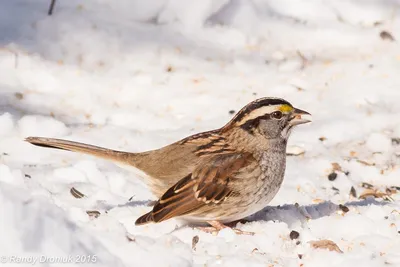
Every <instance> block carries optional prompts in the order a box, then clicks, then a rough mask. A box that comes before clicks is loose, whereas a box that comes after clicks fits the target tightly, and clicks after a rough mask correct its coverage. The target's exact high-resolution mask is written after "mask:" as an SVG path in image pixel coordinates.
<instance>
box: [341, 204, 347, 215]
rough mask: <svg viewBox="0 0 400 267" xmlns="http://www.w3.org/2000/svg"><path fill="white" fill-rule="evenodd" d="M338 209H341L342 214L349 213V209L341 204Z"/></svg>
mask: <svg viewBox="0 0 400 267" xmlns="http://www.w3.org/2000/svg"><path fill="white" fill-rule="evenodd" d="M339 209H341V210H342V211H343V212H344V213H347V212H349V208H348V207H346V206H345V205H342V204H340V205H339Z"/></svg>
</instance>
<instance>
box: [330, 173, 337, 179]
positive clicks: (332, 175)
mask: <svg viewBox="0 0 400 267" xmlns="http://www.w3.org/2000/svg"><path fill="white" fill-rule="evenodd" d="M336 178H337V173H336V172H332V173H330V174H329V175H328V180H329V181H335V180H336Z"/></svg>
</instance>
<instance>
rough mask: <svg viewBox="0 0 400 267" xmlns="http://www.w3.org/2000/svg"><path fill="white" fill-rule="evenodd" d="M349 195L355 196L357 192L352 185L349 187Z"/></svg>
mask: <svg viewBox="0 0 400 267" xmlns="http://www.w3.org/2000/svg"><path fill="white" fill-rule="evenodd" d="M350 196H352V197H357V192H356V189H355V188H354V186H352V187H351V189H350Z"/></svg>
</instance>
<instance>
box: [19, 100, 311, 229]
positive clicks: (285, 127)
mask: <svg viewBox="0 0 400 267" xmlns="http://www.w3.org/2000/svg"><path fill="white" fill-rule="evenodd" d="M310 117H311V115H310V113H308V112H306V111H304V110H301V109H298V108H295V107H293V106H292V105H291V104H290V103H289V102H288V101H286V100H284V99H280V98H272V97H265V98H260V99H257V100H255V101H253V102H251V103H249V104H248V105H246V106H245V107H243V108H242V109H241V110H240V111H239V112H238V113H237V114H236V115H235V116H234V117H233V118H232V119H231V120H230V121H229V122H228V123H227V124H226V125H224V126H223V127H221V128H219V129H216V130H211V131H206V132H201V133H198V134H195V135H192V136H189V137H186V138H184V139H182V140H180V141H177V142H175V143H172V144H169V145H167V146H164V147H162V148H159V149H155V150H151V151H146V152H140V153H134V152H124V151H118V150H111V149H107V148H103V147H98V146H93V145H89V144H84V143H78V142H73V141H67V140H62V139H54V138H45V137H28V138H26V139H25V140H26V141H27V142H29V143H31V144H33V145H37V146H42V147H49V148H58V149H63V150H69V151H73V152H80V153H85V154H89V155H92V156H96V157H99V158H103V159H107V160H111V161H114V162H115V163H117V164H118V165H125V166H128V167H131V168H132V167H133V168H134V169H135V170H136V171H138V172H137V173H139V177H140V178H141V179H142V180H143V181H144V182H145V183H146V184H147V186H148V187H149V189H150V190H151V192H152V193H153V194H154V195H155V196H156V197H157V199H158V201H157V202H156V203H155V205H154V206H153V208H152V209H151V210H150V211H149V212H148V213H146V214H144V215H142V216H141V217H139V218H138V219H137V220H136V223H135V224H136V225H143V224H147V223H159V222H162V221H165V220H168V219H171V218H182V219H184V220H186V221H189V222H192V223H208V224H210V225H211V226H212V227H211V228H213V229H216V230H221V229H222V228H225V227H226V224H227V223H230V222H234V221H237V220H240V219H243V218H245V217H247V216H249V215H252V214H254V213H256V212H257V211H259V210H261V209H263V208H264V207H265V206H267V204H268V203H269V202H270V201H271V200H272V199H273V197H274V196H275V195H276V193H277V192H278V190H279V188H280V187H281V185H282V181H283V178H284V173H285V168H286V146H287V141H288V138H289V136H290V134H291V132H292V129H293V128H294V127H295V126H297V125H300V124H304V123H308V122H310V121H311V120H310ZM236 230H237V229H236ZM237 232H238V233H240V232H241V231H240V230H237Z"/></svg>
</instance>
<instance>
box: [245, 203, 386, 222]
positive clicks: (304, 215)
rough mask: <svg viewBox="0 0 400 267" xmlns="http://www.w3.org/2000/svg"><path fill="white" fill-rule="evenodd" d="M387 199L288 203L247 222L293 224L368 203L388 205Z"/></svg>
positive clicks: (268, 208) (270, 209)
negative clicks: (343, 202) (306, 203)
mask: <svg viewBox="0 0 400 267" xmlns="http://www.w3.org/2000/svg"><path fill="white" fill-rule="evenodd" d="M387 204H388V202H386V201H377V200H375V199H374V198H367V199H364V200H359V201H350V202H347V203H345V204H343V205H337V204H335V203H333V202H331V201H326V202H322V203H318V204H312V205H298V204H287V205H282V206H268V207H265V208H264V209H262V210H261V211H259V212H257V213H255V214H253V215H251V216H249V217H247V218H246V219H245V221H246V222H254V221H281V222H285V223H286V224H287V225H289V226H291V225H293V224H295V223H298V222H301V223H303V222H306V221H308V220H316V219H319V218H322V217H325V216H330V215H331V214H333V213H335V212H337V211H338V210H343V211H344V212H346V207H347V208H349V207H363V206H368V205H378V206H384V205H387Z"/></svg>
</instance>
